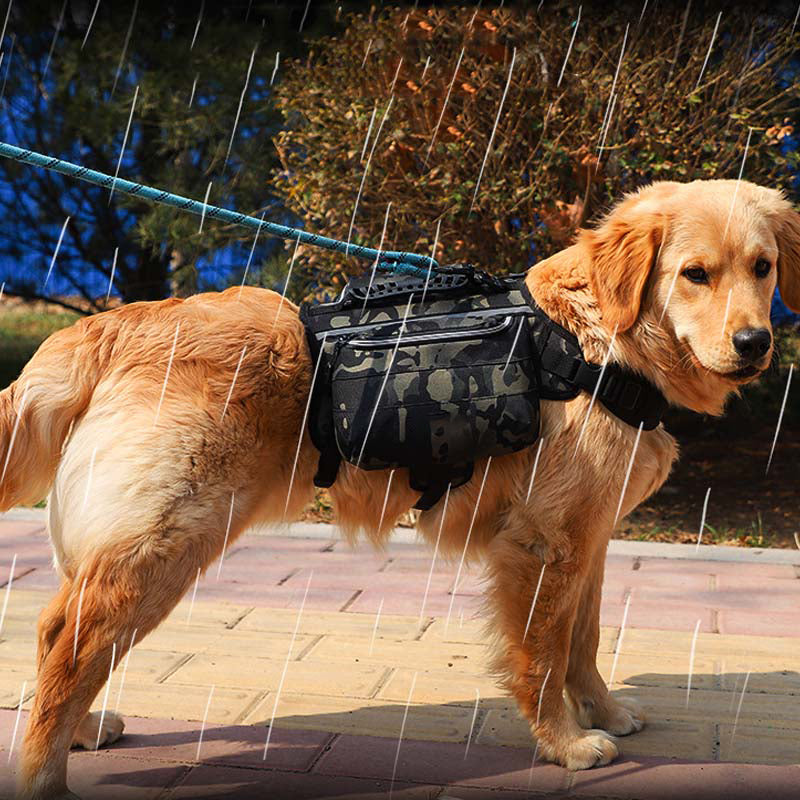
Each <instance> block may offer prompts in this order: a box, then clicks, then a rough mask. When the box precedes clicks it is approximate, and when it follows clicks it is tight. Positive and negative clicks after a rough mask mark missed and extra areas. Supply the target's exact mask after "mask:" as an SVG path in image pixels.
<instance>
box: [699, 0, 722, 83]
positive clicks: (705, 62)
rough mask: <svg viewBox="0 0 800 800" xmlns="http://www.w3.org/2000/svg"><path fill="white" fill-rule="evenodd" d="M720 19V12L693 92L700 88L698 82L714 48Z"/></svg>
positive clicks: (701, 78)
mask: <svg viewBox="0 0 800 800" xmlns="http://www.w3.org/2000/svg"><path fill="white" fill-rule="evenodd" d="M720 19H722V12H721V11H720V12H719V14H717V21H716V22H715V23H714V32H713V33H712V34H711V41H710V42H709V43H708V52H707V53H706V57H705V60H704V61H703V66H702V67H701V69H700V74H699V75H698V76H697V83H696V84H695V86H694V90H695V91H697V90H698V88H699V87H700V81H702V80H703V73H704V72H705V71H706V65H707V64H708V59H709V57H710V56H711V49H712V48H713V47H714V39H716V37H717V28H719V21H720Z"/></svg>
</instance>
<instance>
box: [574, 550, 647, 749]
mask: <svg viewBox="0 0 800 800" xmlns="http://www.w3.org/2000/svg"><path fill="white" fill-rule="evenodd" d="M604 568H605V542H603V544H602V546H600V547H598V548H597V551H596V552H595V554H594V557H593V558H592V562H591V567H590V569H589V572H588V574H587V575H586V578H585V579H584V583H583V589H582V592H581V599H580V603H579V606H578V613H577V615H576V618H575V624H574V626H573V628H572V644H571V646H570V650H569V666H568V667H567V676H566V687H565V688H566V692H565V694H566V697H567V700H568V702H569V705H570V708H571V709H572V712H573V713H574V714H575V717H576V719H577V720H578V723H579V724H580V725H581V726H582V727H584V728H602V729H603V730H606V731H608V732H609V733H613V734H614V735H616V736H625V735H626V734H629V733H635V732H636V731H640V730H641V729H642V727H643V726H644V714H643V712H642V710H641V709H640V708H639V705H638V704H637V703H636V702H635V701H634V700H628V699H626V700H624V701H619V700H616V699H615V698H613V697H612V696H611V695H610V694H609V693H608V689H607V688H606V684H605V681H604V680H603V678H602V677H601V675H600V673H599V672H598V670H597V648H598V646H599V643H600V595H601V589H602V583H603V572H604Z"/></svg>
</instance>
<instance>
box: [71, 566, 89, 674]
mask: <svg viewBox="0 0 800 800" xmlns="http://www.w3.org/2000/svg"><path fill="white" fill-rule="evenodd" d="M86 581H87V578H84V579H83V583H82V584H81V591H80V594H79V595H78V609H77V611H76V614H75V635H74V637H73V639H72V666H73V668H74V667H75V661H76V659H77V657H78V631H79V630H80V627H81V607H82V606H83V593H84V592H85V591H86Z"/></svg>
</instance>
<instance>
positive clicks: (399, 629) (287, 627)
mask: <svg viewBox="0 0 800 800" xmlns="http://www.w3.org/2000/svg"><path fill="white" fill-rule="evenodd" d="M296 624H297V611H289V610H286V609H272V608H255V609H253V610H252V611H251V612H250V613H249V614H248V615H247V616H246V617H245V618H244V619H243V620H242V621H241V622H239V623H238V624H237V625H236V628H235V630H241V631H275V632H287V633H292V632H293V631H294V628H295V625H296ZM374 628H375V617H374V616H371V617H370V616H368V615H366V614H358V613H351V612H349V611H348V612H338V611H315V612H314V613H313V614H304V615H303V616H302V617H301V618H300V627H299V628H298V631H299V633H300V634H312V635H317V634H338V635H343V636H350V637H355V636H361V637H365V638H371V637H372V631H373V629H374ZM419 632H420V627H419V617H416V616H414V617H412V616H397V615H389V614H386V615H384V614H382V615H381V620H380V623H379V625H378V632H377V634H376V636H377V637H378V638H381V637H390V638H393V639H408V640H411V639H414V638H415V637H416V636H417V635H418V634H419Z"/></svg>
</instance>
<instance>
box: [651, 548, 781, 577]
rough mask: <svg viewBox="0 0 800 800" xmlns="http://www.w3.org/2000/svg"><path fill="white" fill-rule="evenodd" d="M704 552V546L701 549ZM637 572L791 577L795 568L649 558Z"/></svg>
mask: <svg viewBox="0 0 800 800" xmlns="http://www.w3.org/2000/svg"><path fill="white" fill-rule="evenodd" d="M700 552H701V553H702V552H703V551H702V548H701V550H700ZM636 571H637V572H641V573H642V574H645V573H651V574H653V575H656V574H659V573H661V574H662V575H686V574H688V573H702V574H704V575H717V576H722V575H729V576H736V575H742V576H744V577H750V578H791V577H792V576H793V574H794V569H793V567H792V566H791V565H790V564H755V563H742V562H736V561H704V560H702V559H697V560H695V559H688V558H680V559H677V558H648V557H646V556H645V557H643V558H642V559H640V561H639V569H638V570H636Z"/></svg>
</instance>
